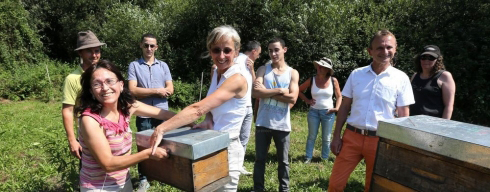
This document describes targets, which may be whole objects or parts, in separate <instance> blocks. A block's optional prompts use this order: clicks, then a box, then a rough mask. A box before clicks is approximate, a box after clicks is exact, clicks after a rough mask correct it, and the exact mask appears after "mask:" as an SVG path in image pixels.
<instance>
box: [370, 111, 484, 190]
mask: <svg viewBox="0 0 490 192" xmlns="http://www.w3.org/2000/svg"><path fill="white" fill-rule="evenodd" d="M377 135H378V136H379V137H380V140H379V144H378V150H377V154H376V162H375V166H374V172H373V177H372V181H371V191H489V189H490V128H488V127H483V126H478V125H472V124H468V123H462V122H457V121H451V120H446V119H441V118H435V117H430V116H425V115H417V116H410V117H404V118H397V119H390V120H384V121H380V122H379V125H378V131H377Z"/></svg>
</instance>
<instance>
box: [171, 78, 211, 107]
mask: <svg viewBox="0 0 490 192" xmlns="http://www.w3.org/2000/svg"><path fill="white" fill-rule="evenodd" d="M173 84H174V94H173V95H172V96H170V97H169V98H168V101H169V106H171V107H173V108H174V107H180V108H184V107H186V106H189V105H191V104H193V103H195V102H198V101H199V91H200V90H201V85H200V82H199V81H196V82H194V83H186V82H183V81H182V80H180V79H177V80H174V81H173ZM208 87H209V85H203V87H202V91H201V99H203V98H204V97H206V94H207V92H208Z"/></svg>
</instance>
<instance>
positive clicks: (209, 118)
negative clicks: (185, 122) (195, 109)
mask: <svg viewBox="0 0 490 192" xmlns="http://www.w3.org/2000/svg"><path fill="white" fill-rule="evenodd" d="M192 128H202V129H213V128H214V121H213V114H212V113H206V118H204V121H202V122H201V123H199V124H197V125H195V126H193V127H192Z"/></svg>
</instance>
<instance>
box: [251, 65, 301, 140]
mask: <svg viewBox="0 0 490 192" xmlns="http://www.w3.org/2000/svg"><path fill="white" fill-rule="evenodd" d="M291 71H292V68H291V67H288V69H286V71H285V72H284V73H283V74H281V75H276V74H275V73H274V72H273V71H272V66H271V64H266V65H265V74H264V85H265V87H266V88H267V89H273V88H288V89H289V83H290V82H291ZM255 124H256V125H257V126H261V127H266V128H269V129H274V130H279V131H287V132H290V131H291V121H290V115H289V103H285V102H281V101H278V100H275V99H272V98H261V99H260V103H259V111H258V113H257V120H256V122H255Z"/></svg>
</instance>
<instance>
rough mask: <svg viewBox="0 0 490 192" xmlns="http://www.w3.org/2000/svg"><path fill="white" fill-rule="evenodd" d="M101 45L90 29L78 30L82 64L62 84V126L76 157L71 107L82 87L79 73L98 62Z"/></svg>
mask: <svg viewBox="0 0 490 192" xmlns="http://www.w3.org/2000/svg"><path fill="white" fill-rule="evenodd" d="M102 45H105V43H101V42H100V41H99V39H98V38H97V36H95V34H94V33H93V32H92V31H90V30H89V31H80V32H79V33H78V36H77V48H76V49H75V51H77V52H78V55H79V56H80V60H81V62H82V64H81V65H80V66H78V67H77V69H75V71H73V72H72V73H70V74H69V75H68V76H66V78H65V82H64V84H63V101H62V103H63V107H62V109H61V115H62V117H63V126H64V128H65V131H66V137H67V138H68V143H69V147H70V152H71V154H72V155H73V156H75V157H77V158H78V159H81V156H80V155H81V151H82V147H81V146H80V143H79V142H78V140H77V138H76V137H75V132H74V126H73V125H74V124H73V120H74V114H73V109H74V106H75V101H76V99H77V96H78V93H79V92H80V90H81V89H82V86H81V85H80V78H81V75H82V73H83V72H84V71H85V70H86V69H88V68H89V67H90V66H92V65H95V64H96V63H97V62H99V60H100V46H102Z"/></svg>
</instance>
